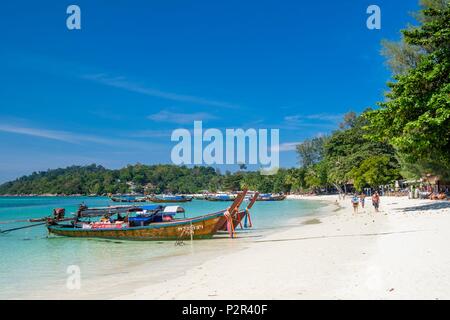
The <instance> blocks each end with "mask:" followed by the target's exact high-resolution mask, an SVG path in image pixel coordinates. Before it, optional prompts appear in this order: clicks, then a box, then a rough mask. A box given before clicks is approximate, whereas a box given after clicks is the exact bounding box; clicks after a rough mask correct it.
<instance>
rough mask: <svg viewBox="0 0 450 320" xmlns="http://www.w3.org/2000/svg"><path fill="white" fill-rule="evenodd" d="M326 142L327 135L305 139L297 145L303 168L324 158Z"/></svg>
mask: <svg viewBox="0 0 450 320" xmlns="http://www.w3.org/2000/svg"><path fill="white" fill-rule="evenodd" d="M325 142H326V138H325V137H318V138H313V139H311V140H305V141H304V142H302V143H301V144H299V145H298V146H297V153H298V155H299V158H300V161H301V164H302V167H303V168H307V167H309V166H311V165H314V164H316V163H318V162H319V161H321V160H322V158H323V146H324V144H325Z"/></svg>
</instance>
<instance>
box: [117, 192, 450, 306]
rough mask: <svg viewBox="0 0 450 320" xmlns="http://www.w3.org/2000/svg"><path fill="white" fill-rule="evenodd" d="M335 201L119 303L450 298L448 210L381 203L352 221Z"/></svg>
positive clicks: (392, 200)
mask: <svg viewBox="0 0 450 320" xmlns="http://www.w3.org/2000/svg"><path fill="white" fill-rule="evenodd" d="M337 198H338V197H337V196H315V197H303V196H302V197H301V199H302V200H309V201H316V200H318V201H327V202H328V203H329V205H327V206H326V207H324V208H323V210H325V209H326V210H328V212H324V214H323V215H321V214H319V215H318V216H317V217H315V219H316V220H319V221H315V222H314V223H310V224H308V223H300V221H299V225H294V226H292V227H291V228H288V229H283V230H278V231H276V232H274V233H271V234H268V235H266V236H264V237H263V238H262V239H257V240H254V241H250V242H248V243H246V244H245V248H244V249H242V250H238V251H235V252H229V253H225V254H223V255H220V256H218V257H216V258H213V259H210V260H207V261H206V262H204V263H203V264H201V265H200V266H197V267H194V268H191V269H189V270H186V271H185V272H184V274H182V275H180V276H179V277H176V278H172V279H167V280H166V281H164V282H163V283H155V284H151V285H143V286H141V287H139V288H135V289H134V292H133V293H132V294H125V295H118V296H116V297H115V299H194V300H198V299H448V298H450V285H448V283H450V282H449V281H448V280H449V277H450V264H449V262H450V252H449V250H448V248H447V244H448V243H450V235H449V234H448V231H447V230H448V229H449V228H450V215H449V213H450V202H448V201H443V202H436V201H430V200H409V199H407V198H405V197H402V198H396V197H382V198H381V210H380V213H377V214H375V213H374V210H373V208H372V206H371V204H370V203H369V201H366V203H367V205H366V209H365V210H364V212H361V213H359V214H358V215H352V208H351V204H350V199H349V198H347V199H346V200H345V201H342V200H341V201H336V200H337ZM291 199H292V197H291ZM336 205H338V207H336ZM332 208H334V209H332ZM330 209H332V211H331V212H330ZM308 219H309V220H311V217H303V220H304V222H306V221H307V220H308ZM300 220H301V219H300Z"/></svg>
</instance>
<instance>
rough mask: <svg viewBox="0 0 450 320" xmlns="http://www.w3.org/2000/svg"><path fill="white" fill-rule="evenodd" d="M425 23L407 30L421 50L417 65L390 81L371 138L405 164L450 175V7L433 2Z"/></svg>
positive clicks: (372, 117) (371, 117)
mask: <svg viewBox="0 0 450 320" xmlns="http://www.w3.org/2000/svg"><path fill="white" fill-rule="evenodd" d="M427 5H428V9H426V10H423V11H422V12H421V14H420V16H421V17H422V18H421V21H422V22H423V24H422V25H421V26H419V27H415V28H409V29H406V30H403V36H404V43H405V44H406V45H409V46H416V47H418V48H420V50H421V51H422V52H423V54H421V55H420V57H419V58H418V61H417V63H416V65H415V66H414V67H411V68H409V69H408V70H407V71H406V72H405V73H403V74H397V75H395V77H394V80H395V81H394V82H391V83H389V84H388V85H389V87H390V92H389V93H388V94H387V98H388V100H387V101H386V102H383V103H380V104H379V105H380V107H381V108H380V109H378V110H375V111H371V112H368V113H367V114H366V118H367V119H368V120H369V121H370V124H369V126H368V130H369V132H368V135H367V136H369V137H370V138H372V139H374V140H377V141H385V142H388V143H390V144H392V145H393V146H394V147H395V148H396V150H397V152H398V153H399V155H400V157H401V159H402V162H403V163H405V164H410V165H412V166H411V167H414V165H415V164H420V166H421V168H422V169H423V170H432V171H430V172H422V174H423V173H434V174H438V175H443V176H448V175H449V172H450V152H449V150H450V82H449V79H450V4H449V2H448V1H447V2H446V3H443V2H442V1H427Z"/></svg>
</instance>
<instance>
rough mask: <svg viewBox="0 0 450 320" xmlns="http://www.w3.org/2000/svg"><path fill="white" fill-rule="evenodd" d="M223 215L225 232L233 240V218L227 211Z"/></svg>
mask: <svg viewBox="0 0 450 320" xmlns="http://www.w3.org/2000/svg"><path fill="white" fill-rule="evenodd" d="M224 215H225V218H226V219H227V231H228V233H229V234H230V237H231V238H234V237H235V232H234V225H233V217H232V215H231V213H230V211H229V210H228V209H227V210H226V211H225V213H224Z"/></svg>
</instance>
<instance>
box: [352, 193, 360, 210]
mask: <svg viewBox="0 0 450 320" xmlns="http://www.w3.org/2000/svg"><path fill="white" fill-rule="evenodd" d="M352 205H353V213H354V214H356V213H358V207H359V198H358V195H357V194H356V193H355V195H354V196H353V198H352Z"/></svg>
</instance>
